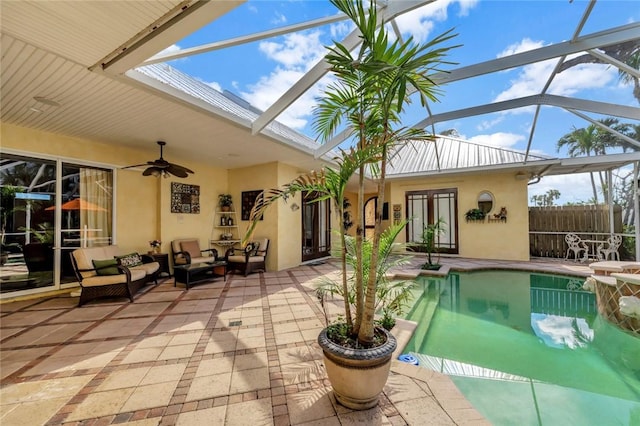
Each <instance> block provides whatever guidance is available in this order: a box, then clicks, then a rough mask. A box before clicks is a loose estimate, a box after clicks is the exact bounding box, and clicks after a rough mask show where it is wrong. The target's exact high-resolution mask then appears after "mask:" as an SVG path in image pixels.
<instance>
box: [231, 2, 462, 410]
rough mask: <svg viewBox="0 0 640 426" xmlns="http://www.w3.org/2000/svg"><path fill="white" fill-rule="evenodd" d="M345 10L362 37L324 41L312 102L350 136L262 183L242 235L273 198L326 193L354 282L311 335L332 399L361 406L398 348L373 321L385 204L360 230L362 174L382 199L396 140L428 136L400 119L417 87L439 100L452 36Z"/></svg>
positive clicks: (326, 124) (369, 403)
mask: <svg viewBox="0 0 640 426" xmlns="http://www.w3.org/2000/svg"><path fill="white" fill-rule="evenodd" d="M331 3H332V4H333V5H335V6H336V7H337V8H338V9H339V10H340V11H341V12H343V13H344V14H345V15H347V16H348V17H349V18H350V19H351V21H352V22H353V23H354V24H355V26H356V28H357V29H358V30H359V32H360V33H361V40H362V43H361V45H360V47H359V48H358V49H357V50H356V51H355V52H351V51H350V50H349V49H348V48H346V47H345V46H344V45H342V44H340V43H335V45H334V46H333V47H329V48H328V54H327V56H326V57H325V59H326V61H327V63H328V64H329V71H330V72H331V73H332V74H333V76H334V77H335V80H334V82H332V83H331V84H329V85H328V86H327V88H326V90H325V91H324V93H323V95H322V97H321V98H320V99H319V100H318V104H317V106H316V108H315V111H314V129H315V130H316V132H317V133H318V135H319V139H321V140H322V141H327V140H330V139H331V138H332V137H333V136H334V135H335V134H336V133H337V131H338V130H342V127H345V128H346V129H348V130H349V131H350V136H351V138H352V139H353V140H354V141H355V146H354V147H353V148H350V149H349V150H346V151H345V150H341V156H340V157H339V159H337V160H336V167H325V168H323V169H322V170H321V171H318V172H311V173H309V174H306V175H302V176H300V177H298V178H297V179H295V180H294V181H293V182H291V183H289V184H287V185H284V187H282V188H276V189H270V190H267V191H265V192H263V193H262V194H261V195H260V196H259V197H258V199H257V200H256V203H255V205H254V208H253V210H252V213H251V218H250V220H251V222H250V225H249V227H248V229H247V233H246V234H245V236H244V238H243V244H244V243H246V242H247V241H249V239H250V238H251V235H252V233H253V230H254V228H255V226H256V225H257V223H258V220H259V218H260V217H261V215H262V214H263V213H264V210H265V209H266V208H267V207H268V206H269V205H271V204H273V203H274V202H276V201H277V200H279V199H284V200H286V199H287V198H288V197H289V196H290V195H292V194H295V193H297V192H299V191H313V192H314V193H316V194H318V200H322V199H331V200H332V202H333V205H334V208H335V211H336V212H337V217H338V218H339V220H338V221H337V223H338V225H339V227H340V232H339V234H340V238H341V241H340V244H341V246H340V257H341V264H342V287H343V290H342V291H343V293H342V294H344V295H347V294H349V292H350V287H351V286H353V289H354V293H355V295H354V297H353V305H354V308H355V309H352V306H351V305H352V304H351V303H350V298H347V297H345V298H344V316H341V317H342V318H343V320H342V322H340V323H334V324H330V325H329V326H328V327H326V328H325V329H324V330H322V332H321V333H320V335H319V337H318V343H319V345H320V346H321V348H322V350H323V353H324V356H325V359H324V362H325V367H326V370H327V375H328V377H329V380H330V382H331V384H332V387H333V391H334V395H335V396H336V399H337V400H338V402H340V403H341V404H342V405H345V406H347V407H349V408H352V409H368V408H371V407H373V406H375V405H376V404H377V402H378V395H379V394H380V392H381V391H382V388H383V387H384V385H385V383H386V381H387V377H388V374H389V368H390V364H391V356H392V354H393V351H394V349H395V348H396V341H395V338H394V337H393V335H392V334H391V333H389V332H387V331H386V330H385V329H384V328H382V327H376V326H375V325H376V324H375V318H374V317H375V311H376V289H377V285H378V284H379V283H380V280H379V278H380V275H379V273H380V271H381V270H382V269H384V268H380V262H381V256H380V240H381V235H382V233H383V228H382V205H383V203H382V202H381V203H378V207H377V211H376V213H375V218H376V219H375V228H374V233H373V237H372V238H371V239H370V240H368V241H365V238H364V226H363V224H364V197H365V178H366V176H367V174H368V175H370V176H372V177H373V179H374V180H375V182H376V185H377V195H378V199H379V200H384V199H385V178H386V167H387V164H388V161H389V158H390V157H391V156H392V155H393V154H394V153H395V150H396V149H397V148H398V147H399V145H401V144H403V143H404V142H406V141H409V140H413V141H416V140H418V141H424V142H425V143H426V142H429V141H431V140H432V139H433V136H432V135H431V134H429V133H427V132H426V131H424V129H415V128H407V127H404V126H402V124H401V114H402V112H403V111H404V108H405V106H406V105H407V104H408V103H410V102H411V99H410V95H411V94H412V93H415V94H416V95H417V96H419V98H420V100H421V102H422V104H423V106H426V102H427V100H432V101H435V100H437V98H436V94H437V90H436V84H435V83H434V82H433V80H432V78H431V77H432V75H433V74H434V73H436V72H438V71H440V69H439V67H440V66H441V65H442V64H444V63H445V62H444V60H443V58H444V56H445V54H446V53H447V51H448V50H450V49H451V47H439V46H440V45H441V44H442V43H444V42H446V41H448V40H450V39H451V38H452V37H454V35H453V34H451V32H450V31H448V32H446V33H444V34H442V35H440V36H438V37H436V38H434V39H433V40H432V41H430V42H428V43H426V44H423V45H418V44H416V43H414V41H413V40H412V39H411V38H410V39H408V40H407V41H406V42H402V41H400V40H395V41H390V40H389V38H388V35H387V31H386V29H385V27H384V24H385V22H384V21H383V20H382V19H379V17H378V14H377V11H376V4H375V3H374V2H373V1H371V2H370V3H369V7H368V8H366V7H365V6H364V4H363V0H356V1H354V0H331ZM356 175H357V180H358V195H357V201H356V209H355V211H356V214H355V227H356V236H355V242H354V245H353V248H352V252H350V253H349V256H350V257H352V258H351V259H349V263H351V264H352V265H353V267H352V269H351V270H348V267H347V265H348V262H347V246H348V245H347V242H346V236H345V229H344V227H345V223H344V220H342V218H344V199H345V191H346V187H347V182H348V181H349V180H350V179H351V178H352V177H355V176H356Z"/></svg>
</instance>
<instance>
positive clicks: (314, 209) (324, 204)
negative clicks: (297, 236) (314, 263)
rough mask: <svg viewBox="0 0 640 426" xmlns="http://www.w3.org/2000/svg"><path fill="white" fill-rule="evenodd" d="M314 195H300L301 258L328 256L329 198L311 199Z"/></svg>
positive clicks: (329, 243)
mask: <svg viewBox="0 0 640 426" xmlns="http://www.w3.org/2000/svg"><path fill="white" fill-rule="evenodd" d="M315 197H316V195H315V194H314V193H308V192H305V193H304V194H303V196H302V209H301V210H302V260H303V261H308V260H313V259H318V258H320V257H326V256H329V252H330V250H331V224H330V210H331V209H330V204H329V200H323V201H313V200H314V199H315Z"/></svg>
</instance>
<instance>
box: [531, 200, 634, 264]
mask: <svg viewBox="0 0 640 426" xmlns="http://www.w3.org/2000/svg"><path fill="white" fill-rule="evenodd" d="M613 225H614V226H613V230H614V233H617V234H619V233H622V208H621V207H620V206H617V205H616V206H614V207H613ZM567 233H574V234H577V235H579V236H580V237H581V238H583V239H590V240H596V239H606V236H607V235H609V234H610V233H611V231H610V229H609V206H608V205H581V206H551V207H529V251H530V254H531V256H539V257H560V258H564V257H565V254H566V251H567V244H566V243H565V241H564V237H565V235H566V234H567ZM621 254H622V253H621Z"/></svg>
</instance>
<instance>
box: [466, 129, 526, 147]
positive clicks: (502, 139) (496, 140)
mask: <svg viewBox="0 0 640 426" xmlns="http://www.w3.org/2000/svg"><path fill="white" fill-rule="evenodd" d="M524 139H525V137H524V136H522V135H517V134H515V133H505V132H497V133H492V134H488V135H477V136H473V137H471V138H469V139H467V140H468V141H469V142H473V143H477V144H481V145H488V146H495V147H498V148H511V147H513V146H514V145H515V144H517V143H518V142H520V141H523V140H524Z"/></svg>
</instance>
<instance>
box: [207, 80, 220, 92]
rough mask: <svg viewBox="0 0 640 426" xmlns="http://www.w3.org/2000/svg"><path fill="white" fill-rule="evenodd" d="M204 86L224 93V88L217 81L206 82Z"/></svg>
mask: <svg viewBox="0 0 640 426" xmlns="http://www.w3.org/2000/svg"><path fill="white" fill-rule="evenodd" d="M203 83H204V84H206V85H207V86H210V87H213V88H214V89H216V90H217V91H218V92H220V93H222V86H220V83H218V82H217V81H210V82H207V81H204V82H203Z"/></svg>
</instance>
